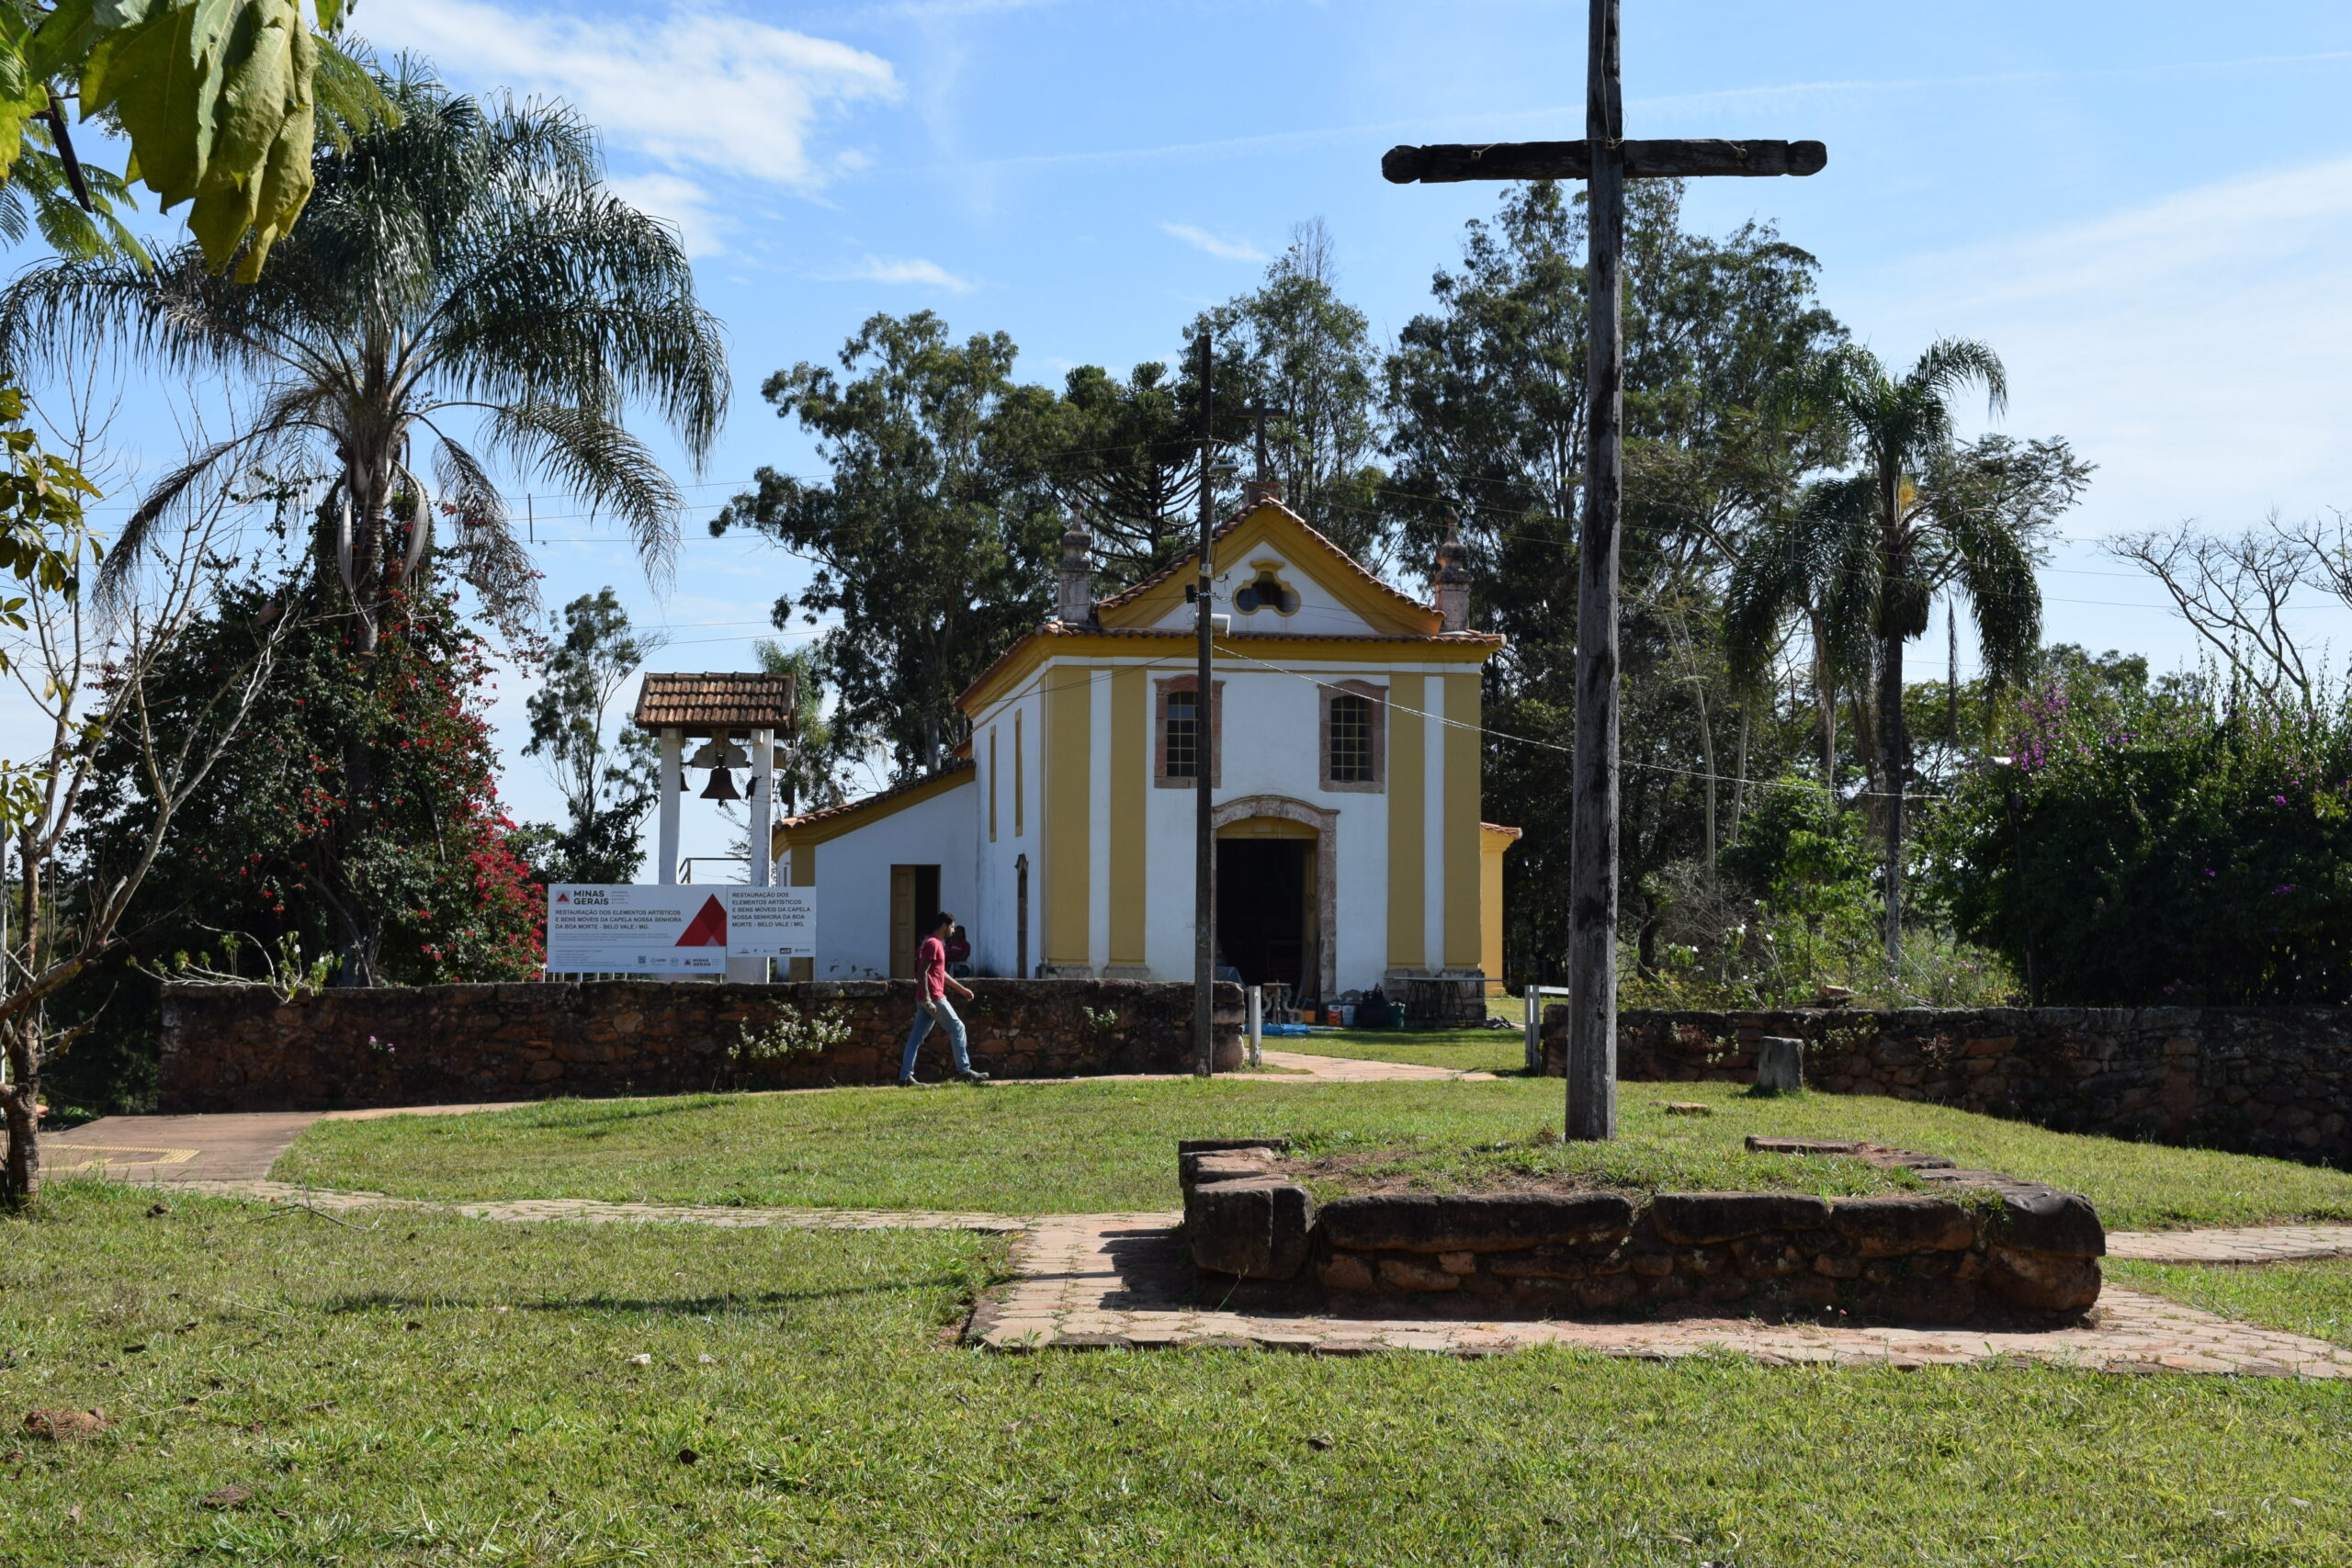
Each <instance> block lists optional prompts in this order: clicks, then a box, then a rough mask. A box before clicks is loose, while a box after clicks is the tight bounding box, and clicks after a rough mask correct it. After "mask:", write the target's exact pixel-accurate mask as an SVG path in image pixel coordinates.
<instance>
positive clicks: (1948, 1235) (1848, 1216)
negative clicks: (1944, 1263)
mask: <svg viewBox="0 0 2352 1568" xmlns="http://www.w3.org/2000/svg"><path fill="white" fill-rule="evenodd" d="M1829 1225H1830V1228H1831V1229H1832V1230H1834V1231H1836V1232H1837V1233H1838V1235H1839V1236H1840V1237H1842V1238H1844V1240H1845V1242H1846V1244H1847V1246H1849V1247H1851V1248H1852V1249H1853V1251H1854V1253H1855V1255H1856V1256H1858V1257H1861V1258H1895V1257H1900V1256H1902V1255H1903V1254H1905V1253H1910V1252H1939V1251H1947V1250H1958V1249H1960V1248H1963V1247H1973V1246H1974V1245H1975V1243H1976V1220H1975V1217H1974V1216H1973V1214H1971V1213H1969V1212H1968V1210H1967V1209H1966V1208H1964V1207H1962V1205H1961V1204H1958V1203H1955V1202H1953V1201H1951V1200H1950V1199H1948V1198H1931V1197H1927V1196H1925V1195H1921V1196H1918V1197H1913V1196H1911V1195H1909V1194H1904V1195H1902V1196H1897V1197H1887V1198H1840V1199H1838V1201H1836V1202H1834V1203H1832V1204H1831V1205H1830V1206H1829Z"/></svg>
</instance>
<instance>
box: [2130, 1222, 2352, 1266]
mask: <svg viewBox="0 0 2352 1568" xmlns="http://www.w3.org/2000/svg"><path fill="white" fill-rule="evenodd" d="M2107 1255H2108V1256H2109V1258H2131V1259H2132V1260H2133V1261H2135V1262H2140V1263H2289V1262H2295V1261H2298V1260H2301V1259H2305V1258H2352V1225H2255V1226H2249V1227H2246V1228H2245V1229H2242V1230H2210V1231H2109V1233H2108V1235H2107Z"/></svg>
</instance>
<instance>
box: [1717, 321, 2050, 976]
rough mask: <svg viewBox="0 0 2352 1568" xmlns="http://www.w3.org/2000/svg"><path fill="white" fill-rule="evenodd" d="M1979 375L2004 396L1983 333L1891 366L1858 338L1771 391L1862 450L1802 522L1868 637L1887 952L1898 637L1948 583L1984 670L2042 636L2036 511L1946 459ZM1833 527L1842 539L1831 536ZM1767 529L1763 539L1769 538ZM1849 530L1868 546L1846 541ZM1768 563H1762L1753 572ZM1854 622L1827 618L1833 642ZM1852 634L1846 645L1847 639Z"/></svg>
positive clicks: (1892, 914) (1897, 950)
mask: <svg viewBox="0 0 2352 1568" xmlns="http://www.w3.org/2000/svg"><path fill="white" fill-rule="evenodd" d="M1979 385H1981V386H1982V387H1983V388H1984V389H1985V394H1986V401H1987V405H1988V407H1989V409H1990V410H1991V411H1992V412H1999V411H2000V410H2001V409H2002V408H2004V407H2005V406H2007V401H2008V378H2007V375H2006V373H2004V371H2003V370H2002V368H2001V361H2000V357H1999V356H1998V355H1996V354H1995V353H1994V352H1993V351H1992V349H1990V348H1988V347H1986V346H1985V344H1982V343H1978V342H1976V341H1974V340H1973V339H1968V338H1946V339H1944V340H1942V341H1941V342H1939V343H1936V344H1931V345H1930V346H1929V347H1928V351H1927V352H1926V353H1925V354H1922V355H1920V356H1919V358H1918V362H1917V364H1915V365H1913V366H1912V367H1911V368H1910V369H1909V370H1907V371H1905V372H1904V373H1903V374H1901V375H1900V376H1897V375H1895V374H1894V373H1893V372H1892V371H1890V370H1889V369H1888V368H1887V367H1886V366H1885V365H1884V364H1883V363H1882V362H1881V361H1880V359H1879V357H1878V356H1877V355H1874V354H1872V353H1871V351H1870V350H1869V349H1867V348H1863V347H1860V345H1858V344H1842V345H1840V346H1839V347H1838V348H1835V349H1832V350H1831V351H1830V352H1828V353H1827V354H1825V355H1820V356H1819V357H1817V358H1815V359H1814V360H1812V361H1810V362H1808V363H1807V364H1806V365H1805V366H1804V367H1803V368H1802V369H1800V370H1798V371H1797V372H1796V373H1795V374H1794V375H1792V377H1790V378H1788V379H1787V380H1786V381H1785V382H1783V383H1782V384H1781V386H1780V387H1779V388H1777V389H1775V392H1774V395H1773V401H1774V403H1775V404H1776V405H1777V407H1778V408H1779V409H1780V410H1781V412H1788V413H1792V414H1796V415H1800V416H1804V415H1810V416H1811V417H1813V418H1815V419H1816V420H1819V421H1822V422H1823V423H1826V424H1827V425H1829V426H1830V427H1832V428H1833V429H1835V430H1837V431H1838V432H1840V433H1842V434H1844V435H1845V436H1846V437H1847V438H1848V440H1849V442H1850V443H1851V444H1852V447H1853V449H1854V450H1855V452H1856V454H1857V456H1858V457H1860V471H1859V472H1858V473H1856V474H1855V475H1854V476H1853V477H1852V478H1851V479H1847V480H1843V481H1833V482H1832V483H1831V484H1829V485H1827V486H1822V487H1816V488H1815V491H1814V492H1813V493H1812V495H1811V496H1810V497H1809V500H1810V501H1811V502H1812V504H1813V509H1814V510H1815V512H1816V513H1818V515H1817V516H1816V517H1815V520H1814V522H1813V523H1812V524H1811V525H1809V527H1810V529H1811V535H1812V536H1813V537H1814V540H1815V547H1816V549H1818V550H1819V551H1821V552H1822V554H1821V555H1820V556H1819V557H1818V559H1820V560H1822V561H1823V562H1825V563H1826V562H1829V561H1835V562H1837V563H1838V579H1833V580H1829V581H1826V582H1825V583H1824V584H1823V587H1822V590H1821V591H1822V592H1825V593H1826V597H1827V601H1828V603H1829V604H1831V605H1833V606H1842V607H1843V608H1842V610H1840V612H1839V615H1840V618H1844V617H1846V616H1850V615H1853V614H1854V613H1855V612H1856V611H1866V614H1867V619H1866V622H1865V624H1866V625H1867V627H1868V633H1869V639H1870V641H1871V643H1872V644H1874V651H1875V655H1876V658H1875V660H1874V662H1875V664H1876V670H1875V674H1876V677H1877V687H1878V691H1877V701H1876V703H1875V704H1874V705H1873V706H1874V707H1875V710H1876V711H1875V713H1873V714H1872V715H1871V719H1872V720H1873V722H1872V725H1871V728H1874V729H1875V730H1876V735H1875V737H1874V739H1875V740H1876V742H1877V746H1876V750H1877V753H1878V765H1877V768H1876V770H1875V772H1876V773H1877V780H1876V782H1877V785H1878V794H1879V796H1880V806H1881V807H1882V809H1881V811H1880V813H1879V819H1880V823H1881V825H1882V827H1883V829H1884V834H1885V845H1886V848H1885V853H1886V955H1887V958H1888V960H1889V961H1890V962H1893V961H1894V960H1897V959H1900V958H1901V957H1902V955H1903V829H1904V795H1905V787H1906V785H1907V783H1908V780H1909V776H1910V766H1911V741H1910V736H1909V734H1908V732H1907V730H1906V728H1905V725H1904V721H1903V645H1904V644H1905V643H1906V642H1908V641H1910V640H1911V639H1912V638H1913V637H1918V636H1920V635H1922V634H1923V633H1925V632H1926V631H1927V629H1928V611H1929V607H1930V605H1931V604H1932V602H1933V600H1934V596H1935V594H1936V592H1937V591H1938V590H1939V588H1942V587H1944V586H1946V585H1947V584H1950V585H1951V586H1953V587H1955V588H1957V590H1958V591H1959V592H1960V593H1962V595H1964V596H1965V597H1966V598H1967V600H1968V602H1969V607H1970V610H1971V612H1972V613H1973V617H1974V619H1975V622H1976V630H1977V639H1978V643H1979V646H1980V648H1981V649H1982V652H1983V657H1984V660H1985V673H1986V675H1987V677H1988V679H1989V680H1990V681H1991V682H1993V683H1994V684H1996V685H1998V684H2000V683H2002V682H2005V681H2006V680H2007V678H2009V677H2010V676H2011V675H2012V674H2014V673H2015V672H2016V671H2018V669H2020V668H2021V667H2022V666H2023V665H2024V664H2025V662H2026V660H2028V659H2030V657H2031V655H2032V653H2033V651H2034V649H2035V648H2036V647H2037V646H2038V644H2039V643H2040V640H2041V589H2040V586H2039V585H2038V584H2037V583H2036V581H2034V575H2033V552H2032V548H2031V545H2030V533H2031V530H2032V529H2033V528H2034V527H2035V526H2036V525H2038V522H2039V520H2040V514H2039V513H2037V512H2035V511H2034V510H2033V509H2031V508H2020V507H2018V506H2017V505H2015V504H2012V503H2011V502H2014V500H2015V498H2014V497H2013V496H2010V495H2007V494H2005V493H2004V492H2003V491H2002V490H2001V488H2000V487H1999V486H1997V485H1994V486H1990V487H1988V486H1986V485H1985V484H1982V483H1979V482H1977V476H1976V468H1977V467H1978V465H1973V464H1971V463H1968V462H1965V461H1959V460H1956V454H1955V443H1954V440H1953V431H1952V412H1951V405H1952V400H1953V399H1954V397H1955V396H1956V395H1957V394H1958V393H1959V392H1960V391H1961V390H1962V389H1964V388H1967V387H1971V386H1979ZM1840 534H1843V535H1844V536H1845V540H1844V542H1843V543H1840V542H1838V536H1839V535H1840ZM1771 537H1772V531H1770V530H1767V531H1766V533H1765V535H1764V536H1763V537H1762V540H1761V541H1759V542H1761V543H1764V544H1767V545H1769V544H1770V539H1771ZM1856 539H1864V540H1867V541H1868V546H1869V547H1868V548H1856V547H1854V541H1855V540H1856ZM1765 575H1767V574H1766V573H1765V572H1763V571H1761V570H1759V571H1758V578H1759V579H1760V578H1762V577H1763V576H1765ZM1852 630H1853V628H1852V627H1850V626H1847V627H1841V628H1836V629H1829V628H1825V632H1826V635H1827V637H1828V640H1829V645H1830V646H1833V647H1835V646H1836V645H1838V644H1839V643H1840V642H1842V641H1844V640H1845V639H1846V638H1848V637H1850V636H1851V635H1852ZM1849 646H1850V645H1849Z"/></svg>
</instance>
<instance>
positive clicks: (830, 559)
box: [711, 310, 1062, 776]
mask: <svg viewBox="0 0 2352 1568" xmlns="http://www.w3.org/2000/svg"><path fill="white" fill-rule="evenodd" d="M1013 353H1014V350H1013V346H1012V339H1011V338H1010V337H1008V336H1006V335H1005V334H1004V333H975V334H973V335H972V336H971V337H970V338H968V339H967V340H966V341H964V342H963V343H960V344H959V343H956V342H954V341H952V340H951V339H950V338H949V336H948V332H947V323H946V322H944V321H941V320H940V319H939V318H938V317H937V316H934V315H933V314H932V313H931V312H930V311H928V310H920V311H917V312H916V313H915V314H913V315H911V316H905V317H898V316H876V317H874V318H873V319H872V320H870V321H867V322H866V323H865V326H864V327H862V328H860V329H859V331H858V333H857V335H856V336H855V337H853V338H851V339H850V340H849V342H848V344H846V345H844V346H843V347H842V353H841V371H840V372H839V373H836V372H835V371H834V370H833V368H832V367H830V366H824V365H810V364H807V363H803V364H799V365H796V366H794V367H792V368H791V369H789V370H779V371H777V372H776V373H775V375H773V376H771V377H769V378H767V381H766V383H765V384H764V385H763V387H762V388H761V390H762V392H763V394H764V395H765V397H766V398H767V400H768V401H770V402H771V403H774V404H775V411H776V414H777V416H778V417H779V418H786V419H796V420H797V421H798V422H799V423H800V425H801V428H802V429H804V430H806V431H807V432H808V433H809V434H810V435H812V436H814V437H815V438H816V440H817V450H818V454H819V456H820V457H821V458H822V459H823V460H824V461H825V462H826V463H827V464H828V465H829V466H830V467H831V469H832V478H831V479H830V480H828V481H827V482H824V483H821V484H811V483H809V482H807V481H805V480H802V479H796V478H794V477H793V476H791V475H788V474H779V473H777V472H776V471H775V469H773V468H761V469H760V470H759V474H758V479H759V486H758V489H757V490H756V491H752V492H751V493H748V494H744V495H739V496H737V497H736V498H735V499H734V500H733V501H731V502H729V503H728V504H727V507H726V510H724V511H723V512H721V513H719V515H718V517H717V518H716V519H715V520H714V521H713V522H712V524H711V532H712V533H714V534H721V533H724V532H726V531H727V530H728V529H729V528H736V527H746V528H753V529H757V530H758V531H759V532H761V533H763V534H765V535H767V536H769V537H771V538H773V539H775V541H776V542H777V543H778V544H780V545H783V546H784V547H786V548H788V549H792V550H795V551H797V552H800V553H802V554H804V555H806V556H808V557H809V558H810V559H812V560H814V561H815V562H816V563H817V572H816V574H815V576H814V577H813V578H812V579H811V580H810V581H809V587H808V590H807V591H806V592H803V593H802V594H801V595H800V598H799V600H798V602H797V604H795V603H794V602H793V601H792V600H790V599H779V600H777V601H776V604H775V621H776V625H777V626H784V625H785V624H786V621H787V620H788V618H789V617H790V616H791V615H792V614H793V613H794V612H795V611H796V610H798V611H800V612H803V613H805V614H806V615H807V617H808V619H809V622H810V623H811V624H814V623H815V622H816V620H817V618H818V617H819V616H820V615H827V614H832V615H839V616H840V617H841V622H842V624H841V626H839V627H838V628H836V629H834V630H831V631H829V632H827V633H826V634H825V638H824V642H823V645H822V647H823V651H824V655H825V659H826V661H827V663H828V664H829V665H830V666H831V670H832V673H833V680H834V682H835V685H834V694H835V696H836V698H837V700H838V706H837V708H836V710H835V713H834V722H835V723H836V724H837V725H839V726H841V727H842V728H843V729H844V730H846V731H849V732H854V733H863V734H869V735H872V736H874V737H876V739H880V740H882V741H883V742H885V743H887V744H888V746H889V748H890V750H891V753H892V756H893V759H894V761H895V762H896V765H897V768H898V771H899V773H900V775H901V776H911V775H913V774H916V773H922V772H925V771H927V770H929V769H933V768H936V767H938V766H939V765H940V764H941V763H942V762H943V761H945V759H946V755H947V752H948V750H950V749H951V748H952V747H954V746H955V745H956V743H957V742H959V741H960V740H962V739H963V738H964V732H963V725H964V717H963V716H962V715H961V714H960V713H958V712H957V711H956V696H957V694H960V693H961V692H962V691H963V689H964V688H965V686H966V685H967V684H968V683H969V682H971V680H972V678H973V677H974V676H975V675H978V673H979V672H980V671H981V670H983V669H984V668H986V667H987V665H988V662H989V660H991V659H994V658H995V657H996V656H997V654H999V653H1000V652H1001V651H1002V650H1003V649H1004V648H1005V647H1006V646H1007V645H1008V644H1010V643H1011V642H1012V639H1013V637H1016V636H1018V635H1019V634H1020V633H1021V632H1023V631H1026V630H1027V629H1028V628H1029V627H1031V626H1035V624H1036V623H1037V622H1038V621H1039V620H1041V619H1042V618H1043V617H1044V614H1045V610H1046V561H1047V559H1048V558H1049V552H1050V550H1051V548H1052V546H1053V542H1054V540H1055V539H1056V538H1057V536H1059V534H1060V532H1061V528H1062V524H1061V520H1060V513H1059V509H1058V507H1057V505H1056V504H1055V502H1054V499H1053V494H1052V491H1051V490H1050V489H1049V487H1048V485H1047V483H1046V479H1044V477H1043V475H1042V473H1041V472H1040V464H1039V463H1038V462H1037V460H1036V459H1037V451H1036V448H1035V445H1034V442H1035V434H1036V431H1037V429H1038V423H1037V421H1036V420H1035V417H1034V412H1035V411H1034V410H1032V409H1029V408H1027V407H1026V406H1025V405H1013V404H1012V399H1013V397H1014V394H1015V392H1016V388H1015V387H1014V384H1013V381H1012V359H1013Z"/></svg>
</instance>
